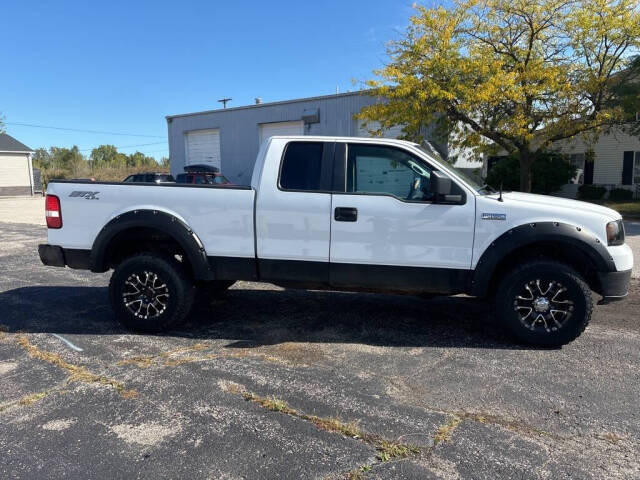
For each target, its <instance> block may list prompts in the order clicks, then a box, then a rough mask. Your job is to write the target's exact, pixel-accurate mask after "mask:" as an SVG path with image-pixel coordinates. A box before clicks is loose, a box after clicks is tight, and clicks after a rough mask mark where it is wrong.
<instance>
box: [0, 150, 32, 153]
mask: <svg viewBox="0 0 640 480" xmlns="http://www.w3.org/2000/svg"><path fill="white" fill-rule="evenodd" d="M0 153H36V151H35V150H0Z"/></svg>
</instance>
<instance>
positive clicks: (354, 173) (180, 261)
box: [40, 136, 633, 345]
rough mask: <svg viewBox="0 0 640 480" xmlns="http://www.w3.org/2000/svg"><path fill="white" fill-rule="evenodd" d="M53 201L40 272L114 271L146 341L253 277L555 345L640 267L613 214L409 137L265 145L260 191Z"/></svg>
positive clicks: (118, 301) (55, 188) (53, 188)
mask: <svg viewBox="0 0 640 480" xmlns="http://www.w3.org/2000/svg"><path fill="white" fill-rule="evenodd" d="M87 190H90V191H87ZM48 194H49V196H50V197H51V198H52V200H51V202H52V204H51V205H50V207H51V208H49V206H48V207H47V209H48V210H47V211H48V212H49V213H48V214H47V215H49V214H51V215H54V216H53V217H51V218H53V219H54V220H55V221H54V222H52V223H53V224H54V226H52V227H50V229H49V244H48V245H43V246H41V247H40V249H41V250H40V254H41V258H42V260H43V262H44V263H45V264H50V265H57V266H64V265H69V266H71V267H79V268H89V269H91V270H93V271H96V272H101V271H106V270H109V269H111V268H113V269H114V274H113V277H112V282H111V286H110V298H111V303H112V306H113V308H114V311H115V313H116V317H117V318H118V319H119V320H120V321H121V322H122V323H123V324H125V325H126V326H128V327H130V328H133V329H136V330H145V331H149V330H151V331H157V330H161V329H165V328H169V327H171V326H173V325H175V324H176V323H178V322H179V321H181V320H182V319H184V318H185V317H186V315H187V314H188V312H189V310H190V306H191V302H192V301H193V292H194V291H195V289H196V288H207V289H209V291H210V290H211V289H213V290H223V289H225V288H228V286H229V285H230V284H231V283H233V282H234V281H236V280H254V281H266V282H273V283H277V284H280V285H283V286H287V287H296V288H325V289H334V290H358V291H362V290H365V291H372V292H386V293H399V294H423V295H424V294H431V295H453V294H460V293H465V294H468V295H473V296H478V297H485V298H491V299H492V300H493V302H494V303H495V306H496V313H497V316H498V317H499V318H500V320H501V321H502V322H503V323H504V325H505V328H506V329H507V330H508V331H510V332H511V333H512V334H513V335H514V336H515V338H517V339H518V340H520V341H523V342H527V343H531V344H537V345H561V344H564V343H567V342H569V341H571V340H573V339H575V338H576V337H577V336H578V335H580V333H581V332H582V331H583V330H584V328H585V327H586V325H587V323H588V321H589V319H590V317H591V312H592V309H593V302H592V296H591V291H595V292H596V293H598V294H599V295H600V296H601V297H602V301H605V302H608V301H614V300H618V299H621V298H623V297H624V296H625V295H626V292H627V288H628V283H629V278H630V273H631V268H632V265H633V257H632V254H631V250H630V248H629V247H628V246H627V245H626V244H625V243H624V226H623V224H622V220H621V217H620V215H619V214H618V213H617V212H615V211H613V210H610V209H608V208H605V207H601V206H598V205H592V204H587V203H583V202H577V201H572V200H566V199H560V198H556V197H546V196H540V195H531V194H522V193H511V192H509V193H500V192H494V191H492V190H491V189H489V188H487V187H484V186H481V185H478V184H476V183H475V182H474V181H473V180H471V179H468V178H466V177H465V176H464V175H462V174H460V173H459V172H457V171H456V170H455V169H453V168H452V167H451V166H449V165H448V164H447V163H446V162H444V161H443V160H442V159H440V158H438V156H437V154H435V153H434V152H433V150H431V149H425V148H423V147H421V146H420V145H417V144H414V143H410V142H405V141H401V140H391V139H365V138H344V137H308V136H301V137H271V138H270V139H268V140H266V141H265V142H264V143H263V145H262V146H261V148H260V151H259V153H258V157H257V159H256V163H255V167H254V172H253V175H252V180H251V185H250V186H236V185H232V186H226V187H225V188H220V187H219V186H217V185H210V184H209V185H188V184H180V183H175V184H165V185H155V186H152V185H136V186H134V185H131V186H123V184H108V183H99V182H96V183H94V184H92V185H91V188H88V186H83V185H79V184H77V183H75V184H74V183H70V182H53V183H51V184H50V188H49V192H48ZM55 199H57V200H55ZM56 201H57V206H56V204H55V202H56ZM47 202H48V205H49V198H48V200H47ZM61 212H64V215H62V213H61ZM55 215H58V216H57V217H56V216H55ZM63 216H64V220H63V219H62V217H63ZM48 218H49V217H48ZM58 218H59V222H58V220H57V219H58ZM58 224H59V225H60V226H59V227H56V225H58ZM147 274H150V275H151V276H147Z"/></svg>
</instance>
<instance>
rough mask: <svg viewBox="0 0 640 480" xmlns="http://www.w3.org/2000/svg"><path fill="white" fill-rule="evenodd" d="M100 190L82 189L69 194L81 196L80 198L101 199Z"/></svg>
mask: <svg viewBox="0 0 640 480" xmlns="http://www.w3.org/2000/svg"><path fill="white" fill-rule="evenodd" d="M99 193H100V192H83V191H80V190H75V191H73V192H71V193H70V194H69V196H70V197H80V198H84V199H85V200H100V199H99V198H98V194H99Z"/></svg>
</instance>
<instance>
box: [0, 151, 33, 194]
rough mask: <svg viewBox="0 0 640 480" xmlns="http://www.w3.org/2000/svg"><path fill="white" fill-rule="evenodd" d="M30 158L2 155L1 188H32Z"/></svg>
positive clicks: (0, 159) (0, 167)
mask: <svg viewBox="0 0 640 480" xmlns="http://www.w3.org/2000/svg"><path fill="white" fill-rule="evenodd" d="M30 186H31V181H30V180H29V157H27V155H20V154H11V153H6V154H5V153H3V154H0V187H30Z"/></svg>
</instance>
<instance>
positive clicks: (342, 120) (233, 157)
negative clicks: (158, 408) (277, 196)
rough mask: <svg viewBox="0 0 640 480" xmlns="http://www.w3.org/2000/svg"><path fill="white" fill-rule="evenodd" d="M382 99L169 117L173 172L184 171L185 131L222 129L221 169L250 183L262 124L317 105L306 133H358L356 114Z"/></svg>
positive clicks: (336, 99) (324, 100) (347, 98)
mask: <svg viewBox="0 0 640 480" xmlns="http://www.w3.org/2000/svg"><path fill="white" fill-rule="evenodd" d="M379 101H380V100H379V98H378V97H372V96H370V95H366V94H360V93H354V94H352V95H336V96H327V97H321V98H314V99H310V100H304V101H295V100H294V101H291V102H289V103H278V104H272V105H269V104H265V105H261V106H256V107H252V108H238V109H235V108H232V109H227V110H217V111H213V112H205V113H201V114H194V115H186V116H176V117H169V119H168V120H169V123H168V130H169V132H168V133H169V154H170V157H171V173H172V174H173V175H177V174H178V173H180V172H182V170H183V167H184V162H185V145H184V139H185V133H186V132H188V131H191V130H204V129H213V128H219V129H220V153H221V157H222V158H221V170H222V172H223V173H224V174H225V176H227V177H228V178H229V180H231V181H232V182H233V183H236V184H238V185H249V184H250V183H251V174H252V172H253V164H254V162H255V159H256V156H257V154H258V149H259V147H260V145H259V142H258V139H259V124H261V123H269V122H291V121H296V120H300V118H301V116H302V112H303V111H304V110H305V109H308V108H317V109H319V111H320V121H319V122H318V123H312V124H308V125H305V128H304V134H305V135H332V136H355V134H356V133H355V131H354V130H355V127H354V123H355V122H354V115H355V114H356V113H358V112H360V110H361V109H362V107H364V106H367V105H372V104H374V103H377V102H379Z"/></svg>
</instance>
